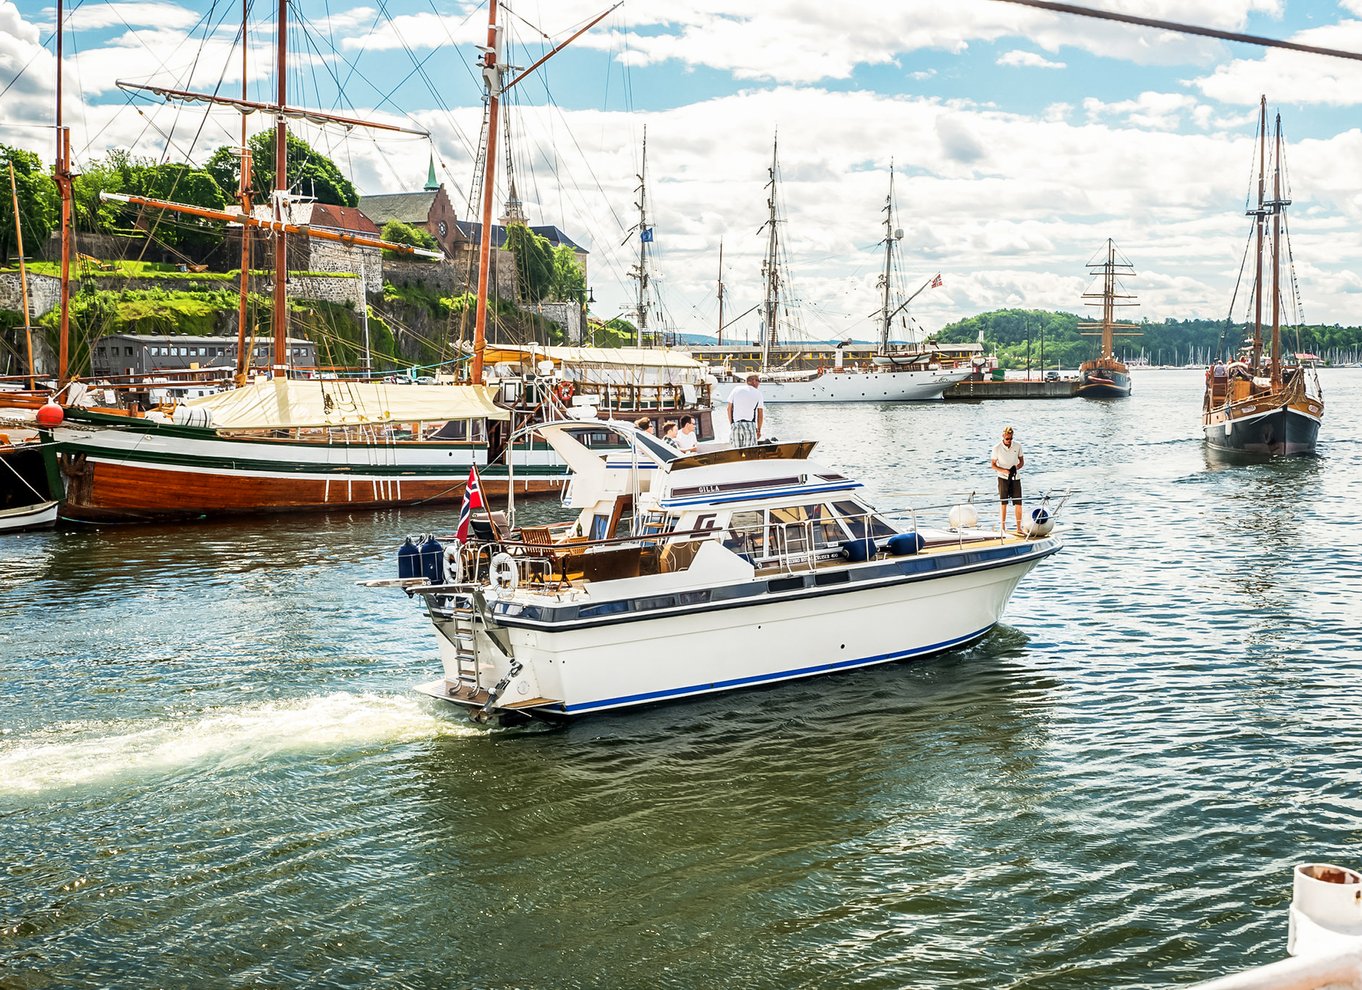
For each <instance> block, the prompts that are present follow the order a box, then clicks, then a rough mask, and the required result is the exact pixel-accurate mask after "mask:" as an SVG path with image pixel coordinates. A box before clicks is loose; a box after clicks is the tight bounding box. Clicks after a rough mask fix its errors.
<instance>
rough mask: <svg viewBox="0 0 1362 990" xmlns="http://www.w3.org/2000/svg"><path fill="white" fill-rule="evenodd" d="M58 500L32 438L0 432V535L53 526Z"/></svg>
mask: <svg viewBox="0 0 1362 990" xmlns="http://www.w3.org/2000/svg"><path fill="white" fill-rule="evenodd" d="M11 429H12V428H11ZM60 498H61V482H60V481H59V480H54V477H53V476H52V475H51V474H49V470H48V465H47V463H46V461H45V458H44V456H43V450H42V444H41V443H40V442H39V441H38V439H37V437H36V435H35V436H33V437H32V438H29V437H27V436H26V437H22V438H16V437H12V436H11V435H10V434H8V433H0V532H8V531H13V530H20V529H39V528H42V527H46V526H51V525H54V524H55V523H56V521H57V506H58V503H59V500H60Z"/></svg>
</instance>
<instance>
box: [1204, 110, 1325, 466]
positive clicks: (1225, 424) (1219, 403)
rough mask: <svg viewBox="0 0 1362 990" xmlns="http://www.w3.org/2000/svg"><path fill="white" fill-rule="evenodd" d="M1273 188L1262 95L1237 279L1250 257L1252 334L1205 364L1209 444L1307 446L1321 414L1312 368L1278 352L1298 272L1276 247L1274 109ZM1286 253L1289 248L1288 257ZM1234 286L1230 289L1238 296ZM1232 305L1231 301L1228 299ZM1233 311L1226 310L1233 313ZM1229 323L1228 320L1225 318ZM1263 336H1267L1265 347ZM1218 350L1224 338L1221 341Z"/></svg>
mask: <svg viewBox="0 0 1362 990" xmlns="http://www.w3.org/2000/svg"><path fill="white" fill-rule="evenodd" d="M1272 145H1273V147H1272V159H1271V172H1272V194H1271V197H1270V198H1269V196H1268V195H1267V176H1268V168H1269V160H1268V133H1267V98H1266V97H1263V98H1262V100H1261V101H1260V103H1259V115H1258V141H1257V142H1256V147H1255V151H1256V152H1257V157H1258V162H1257V173H1258V174H1257V183H1258V191H1257V203H1256V205H1250V208H1249V209H1248V210H1246V213H1247V215H1248V216H1250V217H1252V218H1253V228H1252V230H1251V231H1250V233H1249V237H1250V239H1251V241H1252V249H1251V250H1250V251H1246V252H1245V255H1244V268H1241V270H1240V283H1242V282H1243V280H1244V275H1245V269H1246V268H1247V266H1248V264H1249V262H1250V259H1252V264H1253V274H1252V286H1253V289H1252V307H1253V313H1252V319H1251V320H1249V321H1248V323H1249V327H1248V329H1249V331H1250V334H1251V335H1250V336H1249V339H1248V340H1246V341H1245V343H1244V346H1243V349H1242V351H1241V352H1240V353H1237V354H1232V355H1230V354H1226V355H1225V357H1227V358H1229V360H1219V359H1217V360H1216V361H1215V362H1214V363H1213V364H1212V365H1211V367H1209V368H1207V369H1206V393H1205V397H1204V399H1203V400H1202V407H1201V428H1202V432H1203V433H1204V435H1205V437H1206V442H1207V443H1208V444H1210V445H1211V447H1213V448H1216V449H1219V450H1225V451H1234V452H1236V453H1241V454H1251V455H1258V456H1283V455H1286V456H1290V455H1300V454H1313V453H1314V452H1315V441H1316V439H1317V437H1318V436H1319V426H1320V421H1321V419H1322V418H1323V416H1324V396H1323V393H1322V391H1321V390H1320V385H1319V376H1318V375H1317V374H1316V373H1315V371H1314V369H1313V368H1306V367H1305V366H1303V365H1301V364H1299V363H1288V362H1287V361H1286V360H1284V356H1283V353H1282V304H1283V301H1284V300H1283V291H1284V290H1285V289H1286V288H1289V289H1290V290H1291V298H1290V300H1289V301H1290V303H1291V305H1292V312H1293V315H1294V316H1295V317H1296V319H1295V320H1293V322H1294V323H1297V324H1298V323H1299V315H1300V301H1299V299H1298V298H1297V297H1296V279H1295V278H1294V277H1289V278H1285V279H1284V278H1283V277H1282V270H1281V268H1282V247H1283V242H1284V241H1286V240H1287V237H1288V228H1287V223H1286V208H1287V206H1289V205H1290V203H1291V200H1290V198H1289V191H1288V190H1287V189H1285V188H1284V183H1285V172H1286V169H1285V162H1284V158H1283V151H1282V118H1281V114H1278V115H1277V121H1276V134H1275V137H1274V139H1273V142H1272ZM1290 258H1291V253H1290V251H1289V250H1288V251H1287V261H1288V265H1289V264H1290ZM1237 295H1238V291H1237V289H1236V296H1237ZM1265 295H1266V298H1267V301H1268V302H1269V303H1270V305H1271V316H1270V320H1271V323H1270V329H1271V337H1270V338H1269V340H1268V341H1264V338H1263V329H1264V324H1263V321H1264V314H1263V302H1264V296H1265ZM1231 310H1233V303H1231ZM1232 318H1233V312H1231V319H1232ZM1226 324H1227V327H1228V326H1229V325H1230V323H1229V320H1227V321H1226ZM1264 343H1267V344H1268V349H1267V352H1266V353H1264V349H1263V348H1264ZM1221 346H1222V350H1223V347H1224V341H1223V339H1222V341H1221Z"/></svg>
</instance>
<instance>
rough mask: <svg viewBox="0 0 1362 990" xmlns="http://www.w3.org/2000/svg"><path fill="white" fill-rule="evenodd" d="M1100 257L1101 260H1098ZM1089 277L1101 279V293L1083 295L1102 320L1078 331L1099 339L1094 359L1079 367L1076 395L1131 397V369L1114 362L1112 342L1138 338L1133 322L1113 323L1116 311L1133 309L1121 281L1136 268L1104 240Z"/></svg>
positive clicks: (1130, 299) (1086, 325) (1090, 269)
mask: <svg viewBox="0 0 1362 990" xmlns="http://www.w3.org/2000/svg"><path fill="white" fill-rule="evenodd" d="M1098 258H1101V259H1102V260H1101V261H1098V260H1097V259H1098ZM1088 274H1089V275H1092V276H1099V275H1100V276H1101V277H1102V291H1101V292H1085V293H1083V298H1084V299H1085V300H1098V301H1097V302H1087V303H1085V305H1088V306H1101V307H1102V319H1101V320H1100V321H1099V322H1096V323H1080V324H1079V325H1078V329H1079V331H1080V332H1081V335H1082V336H1084V337H1101V338H1102V341H1101V344H1100V345H1099V350H1098V355H1097V358H1096V359H1095V360H1092V361H1084V362H1083V363H1082V364H1080V365H1079V366H1078V392H1077V394H1078V395H1081V396H1083V397H1084V398H1085V399H1124V398H1127V397H1128V396H1129V395H1130V369H1129V368H1127V367H1126V366H1125V364H1124V363H1122V362H1121V361H1120V360H1118V359H1117V357H1116V353H1115V350H1114V348H1113V345H1112V341H1113V339H1114V338H1116V337H1138V336H1139V333H1138V332H1136V331H1138V329H1139V328H1138V327H1137V326H1136V325H1135V324H1134V323H1120V322H1118V321H1117V320H1116V315H1115V314H1116V310H1117V309H1118V308H1120V307H1122V306H1134V305H1135V297H1134V296H1133V295H1131V294H1129V293H1127V292H1122V291H1121V290H1122V289H1123V288H1124V286H1122V285H1121V278H1122V277H1124V276H1133V275H1134V274H1135V268H1134V266H1133V265H1131V263H1130V262H1129V261H1127V260H1126V259H1125V258H1124V257H1122V256H1121V253H1120V252H1119V251H1117V250H1116V242H1115V241H1113V240H1112V239H1111V238H1110V237H1108V238H1107V248H1106V251H1104V252H1102V253H1101V254H1099V255H1097V256H1096V257H1094V258H1093V260H1091V261H1089V262H1088Z"/></svg>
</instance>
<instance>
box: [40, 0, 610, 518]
mask: <svg viewBox="0 0 1362 990" xmlns="http://www.w3.org/2000/svg"><path fill="white" fill-rule="evenodd" d="M288 14H289V7H288V4H287V2H286V0H281V2H280V3H279V4H278V11H277V18H278V20H277V23H278V28H277V31H276V38H277V51H276V59H277V66H276V73H277V94H276V96H275V99H274V100H273V101H271V102H269V103H258V102H254V101H249V100H246V99H245V95H246V94H245V91H244V89H243V93H242V98H241V99H233V98H229V97H224V96H218V95H210V94H200V93H191V92H187V91H183V90H176V89H169V88H165V87H140V86H139V87H129V88H137V89H145V90H148V91H150V92H152V93H154V94H156V95H158V96H161V97H164V98H166V99H170V100H177V101H183V102H203V103H209V104H217V105H225V106H229V107H232V108H234V109H236V110H238V111H239V112H241V113H242V114H243V116H244V115H245V114H247V113H251V112H255V111H263V112H266V113H268V114H269V116H270V117H272V118H274V120H275V121H276V124H275V127H276V130H275V156H276V157H275V188H274V190H273V194H272V203H271V210H270V211H269V215H268V216H260V215H259V214H258V212H257V211H253V210H252V209H251V206H250V203H249V200H248V197H247V194H246V190H247V188H248V183H247V182H246V181H245V180H244V178H243V182H242V184H241V195H242V202H241V205H240V208H239V209H237V210H220V211H219V210H204V209H201V208H197V207H187V206H185V205H183V204H178V203H173V202H169V201H164V200H156V199H150V198H147V197H140V196H110V197H109V198H115V199H119V200H121V201H124V202H127V203H130V204H132V205H135V206H138V207H139V208H142V209H149V210H167V211H172V212H176V213H181V214H187V215H192V216H196V217H199V218H202V219H209V220H216V221H220V222H224V223H237V224H240V225H242V227H243V228H248V229H251V230H255V231H260V232H264V233H266V234H268V235H269V236H270V237H271V238H272V241H273V252H272V253H273V270H274V306H273V338H274V345H273V347H274V353H273V362H272V364H273V366H272V368H271V372H272V376H271V377H266V378H261V379H257V380H256V381H254V382H247V380H246V379H247V377H248V376H247V372H248V368H247V366H246V365H245V363H244V362H245V361H246V360H247V356H248V354H249V353H250V351H251V348H248V347H245V346H238V348H237V355H238V361H239V362H241V363H239V364H238V366H237V369H236V381H237V383H238V387H237V388H236V389H234V390H232V391H230V392H225V393H222V394H221V395H215V396H208V397H206V398H203V399H195V400H190V401H188V402H186V403H183V404H181V405H180V406H178V407H177V408H176V409H174V410H166V411H155V412H140V411H126V410H111V409H105V410H91V409H87V408H81V407H79V406H77V405H75V404H68V405H67V406H66V408H65V410H64V414H65V422H64V423H62V424H60V425H58V426H56V427H55V428H54V429H53V430H52V431H51V433H50V434H49V436H50V439H51V442H50V443H49V444H48V445H46V447H45V450H46V452H47V454H48V456H49V457H50V458H51V459H52V461H53V462H54V466H55V469H56V470H57V471H59V472H60V474H61V475H62V476H64V478H65V480H66V498H65V503H64V506H63V510H62V515H63V518H66V519H70V520H73V521H83V522H101V521H139V520H148V519H165V518H196V517H201V516H208V515H219V514H234V513H259V512H274V511H280V510H334V509H353V508H383V507H389V506H404V505H423V504H438V503H442V502H445V503H447V502H455V501H458V500H460V499H461V498H462V497H463V490H464V485H465V483H466V480H467V478H468V473H469V468H470V466H473V465H477V466H479V467H483V468H485V471H484V474H483V483H484V488H485V490H486V491H488V492H489V493H492V492H497V491H499V490H500V491H505V490H506V489H507V487H508V486H509V485H510V483H511V482H510V469H509V462H510V460H511V459H517V460H519V463H518V464H517V465H516V470H515V484H516V486H517V489H518V491H520V492H522V493H524V492H548V491H553V490H557V489H558V488H559V487H561V485H562V484H563V482H564V481H565V479H566V471H565V469H564V468H563V466H562V465H561V463H560V462H558V460H557V458H556V457H555V455H553V453H552V452H551V451H550V450H549V449H548V447H547V446H546V445H545V444H543V443H542V441H536V440H534V439H532V438H530V437H528V436H527V435H526V432H525V430H524V427H525V426H526V425H528V424H529V423H531V422H534V421H536V420H538V419H542V418H544V417H545V416H548V417H549V418H553V417H554V416H556V415H566V413H567V410H566V409H565V408H564V407H563V403H562V401H561V397H560V396H558V395H556V394H555V393H554V389H553V382H551V381H543V382H541V381H534V382H528V381H519V382H512V383H498V385H497V388H496V390H495V391H494V390H493V389H490V388H489V387H488V385H487V384H485V383H484V374H483V361H484V351H485V348H486V335H485V329H486V321H487V298H488V292H489V257H490V250H491V244H490V225H491V204H492V196H493V181H492V176H493V172H494V167H495V162H496V157H497V156H496V137H497V109H498V99H499V97H500V96H501V94H502V93H503V92H504V91H505V90H506V89H509V88H510V87H511V86H513V85H515V83H516V82H518V81H519V80H520V78H523V75H524V74H523V73H522V74H521V76H517V77H516V78H515V79H512V80H511V81H510V82H503V81H502V74H503V72H504V69H505V67H504V66H500V65H499V64H498V62H497V58H498V51H499V50H498V49H497V48H496V46H497V45H498V44H499V43H500V42H499V40H498V37H496V36H495V35H494V34H493V33H492V32H489V43H490V46H491V47H490V48H489V51H488V53H487V54H486V55H484V67H485V68H486V69H488V70H489V72H490V71H491V70H495V76H496V79H495V86H493V82H494V81H493V80H492V79H490V78H489V79H488V86H489V94H488V99H489V104H488V106H489V112H488V117H487V126H486V128H485V131H484V139H485V141H486V152H485V154H484V155H483V156H481V158H482V160H483V162H484V163H485V167H486V178H485V180H484V182H483V184H482V190H481V191H482V194H483V195H482V203H481V207H482V221H483V223H482V231H481V240H480V245H479V266H478V267H479V271H478V292H477V311H476V326H475V337H474V346H473V352H472V355H471V362H470V364H471V369H470V374H469V377H468V380H467V381H466V382H465V383H463V384H458V385H419V386H418V385H394V384H389V383H377V382H372V383H359V382H347V381H335V380H325V379H321V380H312V381H300V380H298V379H294V378H290V377H289V368H288V363H289V351H288V345H287V341H288V311H289V306H288V298H287V292H286V281H287V280H286V278H285V272H286V270H287V260H288V254H287V241H288V239H289V238H290V237H293V236H312V237H322V238H324V239H331V240H338V241H341V242H343V243H345V244H349V245H359V246H368V247H376V248H382V249H385V250H394V251H399V252H403V253H408V254H421V253H430V252H421V251H419V250H418V249H412V248H409V247H406V246H402V245H396V244H392V243H389V242H387V241H383V240H381V239H376V238H370V237H364V236H362V235H356V234H354V233H351V232H344V233H335V232H331V231H326V230H319V229H314V228H309V227H307V226H305V225H302V224H297V223H294V222H292V220H291V214H290V210H289V205H290V200H291V198H292V195H291V192H290V189H289V187H288V179H287V147H288V144H287V127H288V121H289V120H290V119H293V118H297V117H304V118H306V119H307V120H309V121H312V122H314V123H317V122H324V123H325V122H330V123H335V124H338V125H340V126H343V127H346V128H350V127H356V126H363V127H375V128H378V129H380V130H396V131H406V130H407V129H406V128H400V127H394V126H392V125H388V124H376V123H372V122H367V121H360V120H355V119H353V118H341V117H337V116H336V115H334V114H329V113H324V112H320V111H316V110H311V109H306V110H305V109H301V108H298V107H295V106H293V105H291V104H290V102H289V94H288V89H287V79H288V72H287V62H286V60H287V34H288V33H287V22H288ZM601 16H602V17H603V16H604V15H601ZM599 19H600V18H597V19H596V20H599ZM592 23H595V22H594V21H593V22H592ZM587 26H588V27H590V25H587ZM582 30H585V28H583V29H582ZM580 33H581V32H580V31H579V32H578V34H580ZM576 36H577V35H573V36H572V37H573V38H575V37H576ZM243 37H244V27H243ZM571 40H572V38H569V39H568V42H570V41H571ZM566 43H567V42H565V44H566ZM559 47H560V48H561V47H562V46H559ZM555 51H556V49H555ZM531 68H533V66H532V67H531ZM244 78H245V73H243V79H244ZM243 85H244V84H243ZM60 106H61V99H60V94H59V96H58V121H59V124H60ZM59 133H61V134H62V135H63V137H64V139H65V149H66V150H65V153H63V146H60V145H59V154H58V166H57V176H58V186H59V188H60V189H62V191H63V204H64V208H63V233H64V236H63V245H64V254H65V252H66V244H67V242H68V241H69V233H70V224H69V209H68V208H67V207H68V206H69V196H70V191H69V186H70V182H69V170H68V168H67V164H66V163H67V162H69V137H68V136H66V135H67V132H66V130H65V129H64V128H62V127H59ZM411 133H418V134H421V133H424V132H411ZM242 143H243V147H244V145H245V131H244V127H243V132H242ZM248 172H249V162H248V160H245V159H244V157H243V167H242V173H243V177H244V176H245V175H247V174H248ZM63 177H65V181H64V183H63ZM242 241H243V245H244V244H246V243H247V242H248V241H249V238H247V237H244V236H243V238H242ZM245 250H246V249H245V247H244V246H243V252H244V251H245ZM437 257H438V255H437ZM248 269H249V265H248V264H245V263H243V264H242V272H243V282H244V278H245V275H246V272H247V271H248ZM62 283H63V290H64V294H63V299H62V303H61V309H62V332H61V348H62V349H61V357H60V361H59V378H60V379H61V382H62V384H63V385H65V383H66V382H67V380H68V375H67V362H66V342H67V330H66V319H67V306H66V297H65V289H66V286H67V283H68V279H67V278H66V277H63V279H62ZM242 293H243V298H244V293H245V287H244V284H243V287H242ZM242 311H243V313H244V304H243V307H242ZM245 333H246V330H245V324H244V320H243V323H242V327H241V329H240V330H239V334H240V335H241V336H242V337H244V334H245ZM239 339H240V338H239ZM498 400H499V401H498Z"/></svg>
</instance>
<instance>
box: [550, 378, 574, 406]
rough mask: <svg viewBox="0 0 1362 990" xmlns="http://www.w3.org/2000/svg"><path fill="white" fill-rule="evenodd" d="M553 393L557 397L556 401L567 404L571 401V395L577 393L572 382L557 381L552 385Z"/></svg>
mask: <svg viewBox="0 0 1362 990" xmlns="http://www.w3.org/2000/svg"><path fill="white" fill-rule="evenodd" d="M553 394H554V395H556V396H557V397H558V401H559V402H561V403H562V404H563V405H567V404H568V403H569V402H571V401H572V397H573V396H574V395H576V394H577V386H575V385H573V384H572V382H559V383H558V384H557V385H555V386H554V387H553Z"/></svg>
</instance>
